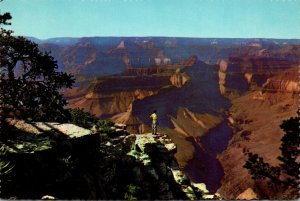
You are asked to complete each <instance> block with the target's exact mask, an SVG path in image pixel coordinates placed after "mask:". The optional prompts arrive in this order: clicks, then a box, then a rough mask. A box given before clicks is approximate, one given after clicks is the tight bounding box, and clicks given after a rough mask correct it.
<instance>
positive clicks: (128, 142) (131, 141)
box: [123, 134, 136, 148]
mask: <svg viewBox="0 0 300 201" xmlns="http://www.w3.org/2000/svg"><path fill="white" fill-rule="evenodd" d="M135 141H136V135H135V134H130V135H128V136H126V137H125V138H124V140H123V143H124V144H125V145H126V146H127V147H129V148H132V147H133V145H134V144H135Z"/></svg>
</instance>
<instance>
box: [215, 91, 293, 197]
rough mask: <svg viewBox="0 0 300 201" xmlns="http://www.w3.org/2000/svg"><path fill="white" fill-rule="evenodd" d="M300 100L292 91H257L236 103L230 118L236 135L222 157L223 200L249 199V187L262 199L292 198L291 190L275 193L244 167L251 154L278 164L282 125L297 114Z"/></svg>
mask: <svg viewBox="0 0 300 201" xmlns="http://www.w3.org/2000/svg"><path fill="white" fill-rule="evenodd" d="M297 100H298V94H293V93H290V92H274V91H273V92H265V93H262V92H259V91H253V92H248V93H246V94H244V95H243V96H241V97H239V98H236V99H234V100H233V101H232V104H233V105H232V107H231V108H230V115H229V118H230V119H231V121H230V122H231V125H232V128H233V131H234V136H233V138H232V139H231V140H230V142H229V144H228V147H227V149H226V150H225V151H224V152H223V153H222V154H220V155H219V160H220V162H221V164H222V166H223V168H224V173H225V175H224V177H223V179H222V185H221V187H220V188H219V190H218V192H219V193H220V195H221V196H222V197H223V198H226V199H236V198H240V199H246V197H247V198H249V197H248V196H246V194H248V193H249V192H248V191H249V190H247V189H248V188H251V189H253V191H254V193H255V194H256V195H257V198H259V199H287V198H288V197H285V196H286V195H287V194H288V193H286V192H285V191H286V190H287V189H277V190H276V191H274V189H273V188H272V183H271V182H266V183H264V182H262V181H260V180H253V179H252V178H251V175H250V174H249V172H248V171H247V169H245V168H244V167H243V165H244V164H245V162H246V160H247V158H248V157H247V154H248V153H249V152H252V153H256V154H258V155H259V156H261V157H263V158H264V160H265V162H267V163H269V164H270V165H272V166H276V165H278V162H279V161H278V160H277V157H278V156H280V150H279V147H280V144H281V141H280V140H281V138H282V136H283V131H282V130H281V129H280V127H279V125H280V124H281V123H282V121H283V120H286V119H288V118H289V117H291V116H295V115H296V110H297V107H298V106H297V105H298V104H297ZM246 192H248V193H246ZM252 195H253V196H254V194H251V196H250V197H252ZM245 196H246V197H245Z"/></svg>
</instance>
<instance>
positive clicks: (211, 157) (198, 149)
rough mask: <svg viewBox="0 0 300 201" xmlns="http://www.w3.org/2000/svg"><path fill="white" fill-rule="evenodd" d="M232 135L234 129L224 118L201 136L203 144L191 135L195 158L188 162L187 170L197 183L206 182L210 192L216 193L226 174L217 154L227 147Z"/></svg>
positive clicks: (192, 179) (190, 139)
mask: <svg viewBox="0 0 300 201" xmlns="http://www.w3.org/2000/svg"><path fill="white" fill-rule="evenodd" d="M231 137H232V129H231V128H230V127H229V125H228V121H227V120H224V121H223V122H222V123H220V124H219V125H218V126H216V127H215V128H213V129H211V130H210V131H209V132H208V133H206V134H205V135H204V136H203V137H202V138H201V140H200V141H201V142H200V143H201V144H202V146H201V145H200V144H199V143H197V142H196V141H195V139H194V138H192V137H190V138H188V139H187V140H189V141H191V142H192V144H193V146H194V147H195V154H194V158H193V159H192V160H190V161H189V162H188V165H187V166H186V168H185V172H186V173H187V175H188V176H189V178H190V179H191V181H193V182H195V183H205V184H206V186H207V189H208V190H209V191H210V193H215V192H216V191H217V190H218V188H219V187H220V183H221V179H222V177H223V175H224V171H223V167H222V165H221V164H220V162H219V160H218V159H217V154H218V153H221V152H222V151H224V150H225V149H226V148H227V145H228V142H229V140H230V139H231Z"/></svg>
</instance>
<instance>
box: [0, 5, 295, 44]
mask: <svg viewBox="0 0 300 201" xmlns="http://www.w3.org/2000/svg"><path fill="white" fill-rule="evenodd" d="M4 12H10V13H11V15H12V17H13V19H12V20H11V23H12V26H9V27H6V28H9V29H12V30H13V31H14V34H15V35H23V36H32V37H36V38H39V39H47V38H53V37H90V36H170V37H199V38H286V39H300V0H4V1H3V2H1V3H0V13H4Z"/></svg>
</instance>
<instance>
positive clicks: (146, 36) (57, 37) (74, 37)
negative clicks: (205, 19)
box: [16, 35, 300, 41]
mask: <svg viewBox="0 0 300 201" xmlns="http://www.w3.org/2000/svg"><path fill="white" fill-rule="evenodd" d="M19 36H20V37H21V36H23V35H16V37H19ZM23 37H25V38H35V39H38V40H41V41H43V40H50V39H59V38H73V39H79V38H187V39H188V38H189V39H275V40H300V38H277V37H211V36H208V37H197V36H151V35H144V36H95V35H94V36H54V37H50V38H39V37H35V36H23Z"/></svg>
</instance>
